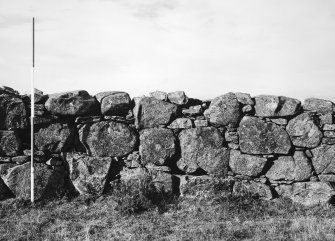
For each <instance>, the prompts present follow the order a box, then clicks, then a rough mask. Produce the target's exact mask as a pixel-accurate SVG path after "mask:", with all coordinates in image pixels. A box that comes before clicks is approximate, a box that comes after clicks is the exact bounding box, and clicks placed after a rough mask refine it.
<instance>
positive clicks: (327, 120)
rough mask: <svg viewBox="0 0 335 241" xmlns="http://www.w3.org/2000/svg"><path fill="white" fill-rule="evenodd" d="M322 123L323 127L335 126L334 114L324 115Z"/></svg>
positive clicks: (321, 116)
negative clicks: (334, 122)
mask: <svg viewBox="0 0 335 241" xmlns="http://www.w3.org/2000/svg"><path fill="white" fill-rule="evenodd" d="M320 121H321V126H323V125H327V124H328V125H332V124H333V121H334V119H333V114H332V113H328V114H324V115H320Z"/></svg>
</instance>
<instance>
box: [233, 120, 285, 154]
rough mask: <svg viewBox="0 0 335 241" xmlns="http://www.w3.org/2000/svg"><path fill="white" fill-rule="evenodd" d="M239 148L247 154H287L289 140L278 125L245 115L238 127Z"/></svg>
mask: <svg viewBox="0 0 335 241" xmlns="http://www.w3.org/2000/svg"><path fill="white" fill-rule="evenodd" d="M238 135H239V140H240V149H241V151H242V152H244V153H247V154H288V153H289V151H290V149H291V141H290V138H289V136H288V134H287V132H286V131H285V130H284V129H283V128H282V127H280V126H278V125H276V124H274V123H271V122H265V121H263V120H261V119H259V118H257V117H250V116H245V117H244V118H243V119H242V120H241V123H240V126H239V128H238Z"/></svg>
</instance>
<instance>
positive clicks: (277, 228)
mask: <svg viewBox="0 0 335 241" xmlns="http://www.w3.org/2000/svg"><path fill="white" fill-rule="evenodd" d="M117 201H118V202H115V198H113V197H111V196H106V197H100V198H97V199H95V198H88V197H78V198H76V199H74V200H71V201H69V200H65V199H64V200H58V201H53V202H49V203H45V204H43V203H37V204H36V205H35V206H34V207H32V206H31V205H30V204H29V203H27V202H23V201H14V200H9V201H6V202H2V203H1V204H0V240H322V241H323V240H335V208H334V207H321V206H317V207H314V208H304V207H302V206H299V205H296V204H292V203H291V202H290V201H288V200H285V199H278V200H277V201H263V200H259V199H254V198H251V197H249V196H245V197H221V198H215V199H212V200H193V201H192V200H183V199H176V200H174V201H173V203H172V204H166V203H162V202H161V203H159V204H157V205H152V204H148V203H145V202H141V203H134V202H129V200H128V202H123V204H122V203H120V202H119V201H120V199H119V200H117ZM123 201H124V200H123ZM134 206H135V208H133V207H134ZM145 209H147V210H145ZM141 210H142V211H141ZM144 210H145V211H144Z"/></svg>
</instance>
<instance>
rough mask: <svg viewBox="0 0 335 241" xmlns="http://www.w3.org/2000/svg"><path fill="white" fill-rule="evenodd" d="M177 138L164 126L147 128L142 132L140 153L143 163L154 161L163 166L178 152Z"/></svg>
mask: <svg viewBox="0 0 335 241" xmlns="http://www.w3.org/2000/svg"><path fill="white" fill-rule="evenodd" d="M175 142H176V138H175V137H174V135H173V132H172V131H171V130H169V129H164V128H152V129H145V130H143V131H141V133H140V148H139V150H140V155H141V157H142V164H143V165H146V164H148V163H153V164H155V165H159V166H163V165H166V164H168V163H169V161H170V160H171V158H172V157H173V156H174V155H175V153H176V144H175Z"/></svg>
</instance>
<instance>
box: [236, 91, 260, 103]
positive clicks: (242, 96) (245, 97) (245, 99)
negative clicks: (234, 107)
mask: <svg viewBox="0 0 335 241" xmlns="http://www.w3.org/2000/svg"><path fill="white" fill-rule="evenodd" d="M235 95H236V98H237V101H238V102H240V103H241V104H243V105H254V104H255V103H254V101H253V100H252V99H251V96H250V94H247V93H241V92H236V93H235Z"/></svg>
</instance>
